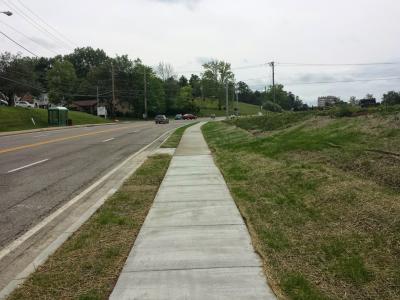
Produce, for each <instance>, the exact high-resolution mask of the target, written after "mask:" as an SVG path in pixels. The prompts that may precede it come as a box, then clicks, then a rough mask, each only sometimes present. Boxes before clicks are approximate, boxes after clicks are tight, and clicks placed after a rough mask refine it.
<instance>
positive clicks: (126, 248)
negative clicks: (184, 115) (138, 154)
mask: <svg viewBox="0 0 400 300" xmlns="http://www.w3.org/2000/svg"><path fill="white" fill-rule="evenodd" d="M170 159H171V157H170V156H168V155H158V156H153V157H150V158H149V159H148V160H147V161H146V162H145V163H144V164H143V165H142V166H141V167H140V168H139V169H138V170H137V171H136V172H135V174H134V175H132V176H131V177H130V178H129V179H128V180H127V181H126V182H125V183H124V184H123V185H122V187H121V188H120V189H119V190H118V192H117V193H116V194H115V195H114V196H112V197H111V198H110V199H108V200H107V201H106V202H105V204H104V205H103V206H102V207H101V208H100V209H99V210H98V211H97V212H96V213H95V214H94V215H93V216H92V217H91V218H90V219H89V220H88V221H87V222H86V223H85V224H84V225H83V226H82V227H81V228H80V229H79V230H78V231H77V232H75V233H74V234H73V235H72V236H71V237H70V238H69V239H68V240H67V241H66V242H65V243H64V244H63V245H62V246H61V247H60V248H59V249H58V250H57V251H56V252H55V253H54V254H53V255H52V256H51V257H50V258H49V259H48V260H47V261H46V262H45V263H44V264H43V265H42V266H40V267H38V269H37V270H36V271H35V272H34V273H33V274H32V275H31V276H30V277H29V278H28V279H27V280H26V281H25V283H24V284H23V285H22V286H21V287H19V288H18V289H17V290H15V291H14V292H13V293H12V294H11V295H10V297H9V298H8V299H9V300H16V299H93V300H98V299H108V296H109V295H110V293H111V291H112V289H113V287H114V285H115V283H116V281H117V279H118V276H119V274H120V272H121V269H122V267H123V265H124V263H125V260H126V258H127V256H128V254H129V252H130V249H131V247H132V245H133V243H134V241H135V238H136V236H137V234H138V233H139V230H140V227H141V225H142V223H143V222H144V219H145V217H146V215H147V212H148V211H149V209H150V207H151V205H152V203H153V199H154V197H155V194H156V192H157V190H158V187H159V185H160V184H161V181H162V180H163V178H164V175H165V172H166V170H167V168H168V165H169V161H170Z"/></svg>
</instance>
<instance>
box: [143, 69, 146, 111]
mask: <svg viewBox="0 0 400 300" xmlns="http://www.w3.org/2000/svg"><path fill="white" fill-rule="evenodd" d="M143 83H144V114H143V119H147V79H146V66H145V65H143Z"/></svg>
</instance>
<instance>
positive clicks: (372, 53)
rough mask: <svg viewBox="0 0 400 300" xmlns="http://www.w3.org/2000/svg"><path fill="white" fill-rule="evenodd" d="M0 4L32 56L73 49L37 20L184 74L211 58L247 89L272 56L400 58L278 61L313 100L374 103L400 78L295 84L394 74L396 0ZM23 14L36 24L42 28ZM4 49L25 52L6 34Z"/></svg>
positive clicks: (265, 76) (399, 86)
mask: <svg viewBox="0 0 400 300" xmlns="http://www.w3.org/2000/svg"><path fill="white" fill-rule="evenodd" d="M23 4H24V5H25V7H24V6H23ZM27 8H29V9H30V10H31V11H29V10H27ZM2 10H11V11H12V12H13V13H14V15H13V16H11V17H7V16H5V15H4V14H2V15H0V30H1V31H3V32H4V33H6V34H8V35H9V36H10V37H12V38H14V39H15V40H16V41H17V42H19V43H21V44H23V45H24V46H25V47H26V48H28V49H29V50H31V51H32V52H34V53H37V54H38V55H43V56H52V55H53V54H54V52H55V53H61V54H65V53H68V52H69V51H71V50H70V49H71V48H70V49H68V46H67V45H64V44H62V43H61V41H59V40H56V39H55V37H54V36H55V35H57V33H53V35H50V34H49V33H48V32H52V31H51V30H52V29H51V28H49V27H47V25H46V24H44V23H41V20H40V19H39V17H40V18H41V19H43V21H45V22H46V23H48V24H50V25H51V26H53V27H55V28H56V29H58V31H59V32H60V33H62V34H63V35H64V36H65V37H67V38H68V39H69V40H70V42H66V43H68V44H69V47H76V46H79V47H83V46H92V47H94V48H101V49H104V50H105V51H106V52H107V54H109V55H110V56H114V55H116V54H119V55H121V54H128V55H129V56H130V57H131V58H132V59H134V58H137V57H139V58H141V59H142V60H143V61H144V63H146V64H148V65H156V64H157V63H158V62H160V61H164V62H168V63H171V64H172V65H173V66H174V68H175V71H176V72H177V73H178V74H185V75H187V76H189V75H190V74H191V72H198V73H199V72H200V71H201V64H202V63H203V62H205V61H207V60H208V59H211V58H216V59H221V60H225V61H227V62H230V63H231V64H232V67H233V68H239V69H236V70H234V71H235V74H236V79H237V80H243V81H245V82H247V83H248V84H249V85H250V87H252V88H253V89H263V86H265V85H269V84H270V83H271V75H270V73H271V69H270V67H268V66H267V65H264V66H261V65H262V64H266V63H267V62H269V61H276V62H278V63H302V64H359V63H360V64H361V63H375V62H399V64H388V65H373V66H372V65H370V66H368V65H358V66H293V65H277V67H276V81H277V82H279V83H282V84H284V85H285V86H286V89H288V90H291V91H292V92H294V93H295V94H297V95H299V96H300V97H301V98H302V99H303V100H304V101H305V102H307V103H309V104H316V99H317V97H318V96H323V95H337V96H340V97H342V99H344V100H348V98H349V97H350V96H356V97H359V98H360V97H363V96H365V94H366V93H372V94H374V95H375V96H376V97H377V98H378V99H380V98H381V96H382V93H383V92H386V91H388V90H400V80H399V79H393V80H380V81H368V82H367V81H363V82H350V83H336V84H307V85H305V84H299V83H313V82H326V81H349V80H350V81H351V80H364V79H377V78H379V79H381V78H388V77H392V78H393V77H400V72H399V71H400V21H399V16H400V1H399V0H351V1H350V0H335V1H331V0H301V1H300V0H279V1H277V0H275V1H272V0H246V1H245V0H235V1H232V0H230V1H228V0H114V1H105V0H84V1H83V0H80V1H78V0H68V1H67V0H64V1H61V0H31V1H27V0H0V11H2ZM22 12H24V13H25V16H24V15H23V13H22ZM33 13H34V14H36V16H35V15H33ZM27 16H29V17H30V18H31V19H33V20H35V21H36V22H38V23H39V24H41V26H42V31H40V30H39V29H40V27H39V28H36V27H37V25H36V27H35V26H33V25H32V24H31V23H29V22H28V21H27V20H26V18H27ZM24 17H25V18H24ZM7 25H9V26H12V28H10V27H8V26H7ZM43 28H46V30H47V31H48V32H44V33H43ZM14 29H16V30H18V31H19V32H16V31H15V30H14ZM21 33H23V34H24V35H25V36H24V35H22V34H21ZM62 39H63V38H62ZM33 41H35V42H36V43H35V42H33ZM64 41H65V39H64ZM71 44H72V45H71ZM40 45H41V46H40ZM0 51H11V52H13V53H16V52H18V51H21V52H22V53H23V54H27V55H28V54H29V53H27V52H24V50H22V49H21V48H18V47H17V46H15V45H14V44H12V43H11V42H10V41H8V40H7V39H6V38H5V37H3V36H1V37H0ZM254 65H257V67H254V68H247V69H243V68H241V67H245V66H254Z"/></svg>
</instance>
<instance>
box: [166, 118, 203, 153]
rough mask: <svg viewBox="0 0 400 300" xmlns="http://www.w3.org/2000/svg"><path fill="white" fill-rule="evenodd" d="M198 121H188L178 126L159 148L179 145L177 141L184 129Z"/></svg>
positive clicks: (179, 139)
mask: <svg viewBox="0 0 400 300" xmlns="http://www.w3.org/2000/svg"><path fill="white" fill-rule="evenodd" d="M196 123H198V122H194V123H190V124H187V125H185V126H182V127H179V128H178V129H177V130H175V131H174V133H172V134H171V135H170V136H169V138H168V139H167V140H166V141H165V142H164V143H163V144H162V145H161V148H177V147H178V145H179V142H180V141H181V139H182V136H183V134H184V133H185V130H186V129H187V128H188V127H190V126H193V125H194V124H196Z"/></svg>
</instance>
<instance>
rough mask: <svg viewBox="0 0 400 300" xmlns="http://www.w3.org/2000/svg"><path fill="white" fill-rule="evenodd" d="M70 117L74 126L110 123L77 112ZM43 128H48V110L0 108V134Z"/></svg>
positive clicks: (70, 113) (71, 112)
mask: <svg viewBox="0 0 400 300" xmlns="http://www.w3.org/2000/svg"><path fill="white" fill-rule="evenodd" d="M68 116H69V118H70V119H72V124H73V125H83V124H99V123H106V122H109V120H105V119H103V118H99V117H96V116H93V115H90V114H86V113H81V112H76V111H69V112H68ZM31 118H33V119H34V121H35V124H36V125H34V124H33V122H32V120H31ZM43 127H48V124H47V110H46V109H28V108H22V107H7V106H0V132H1V131H14V130H25V129H34V128H43Z"/></svg>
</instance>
